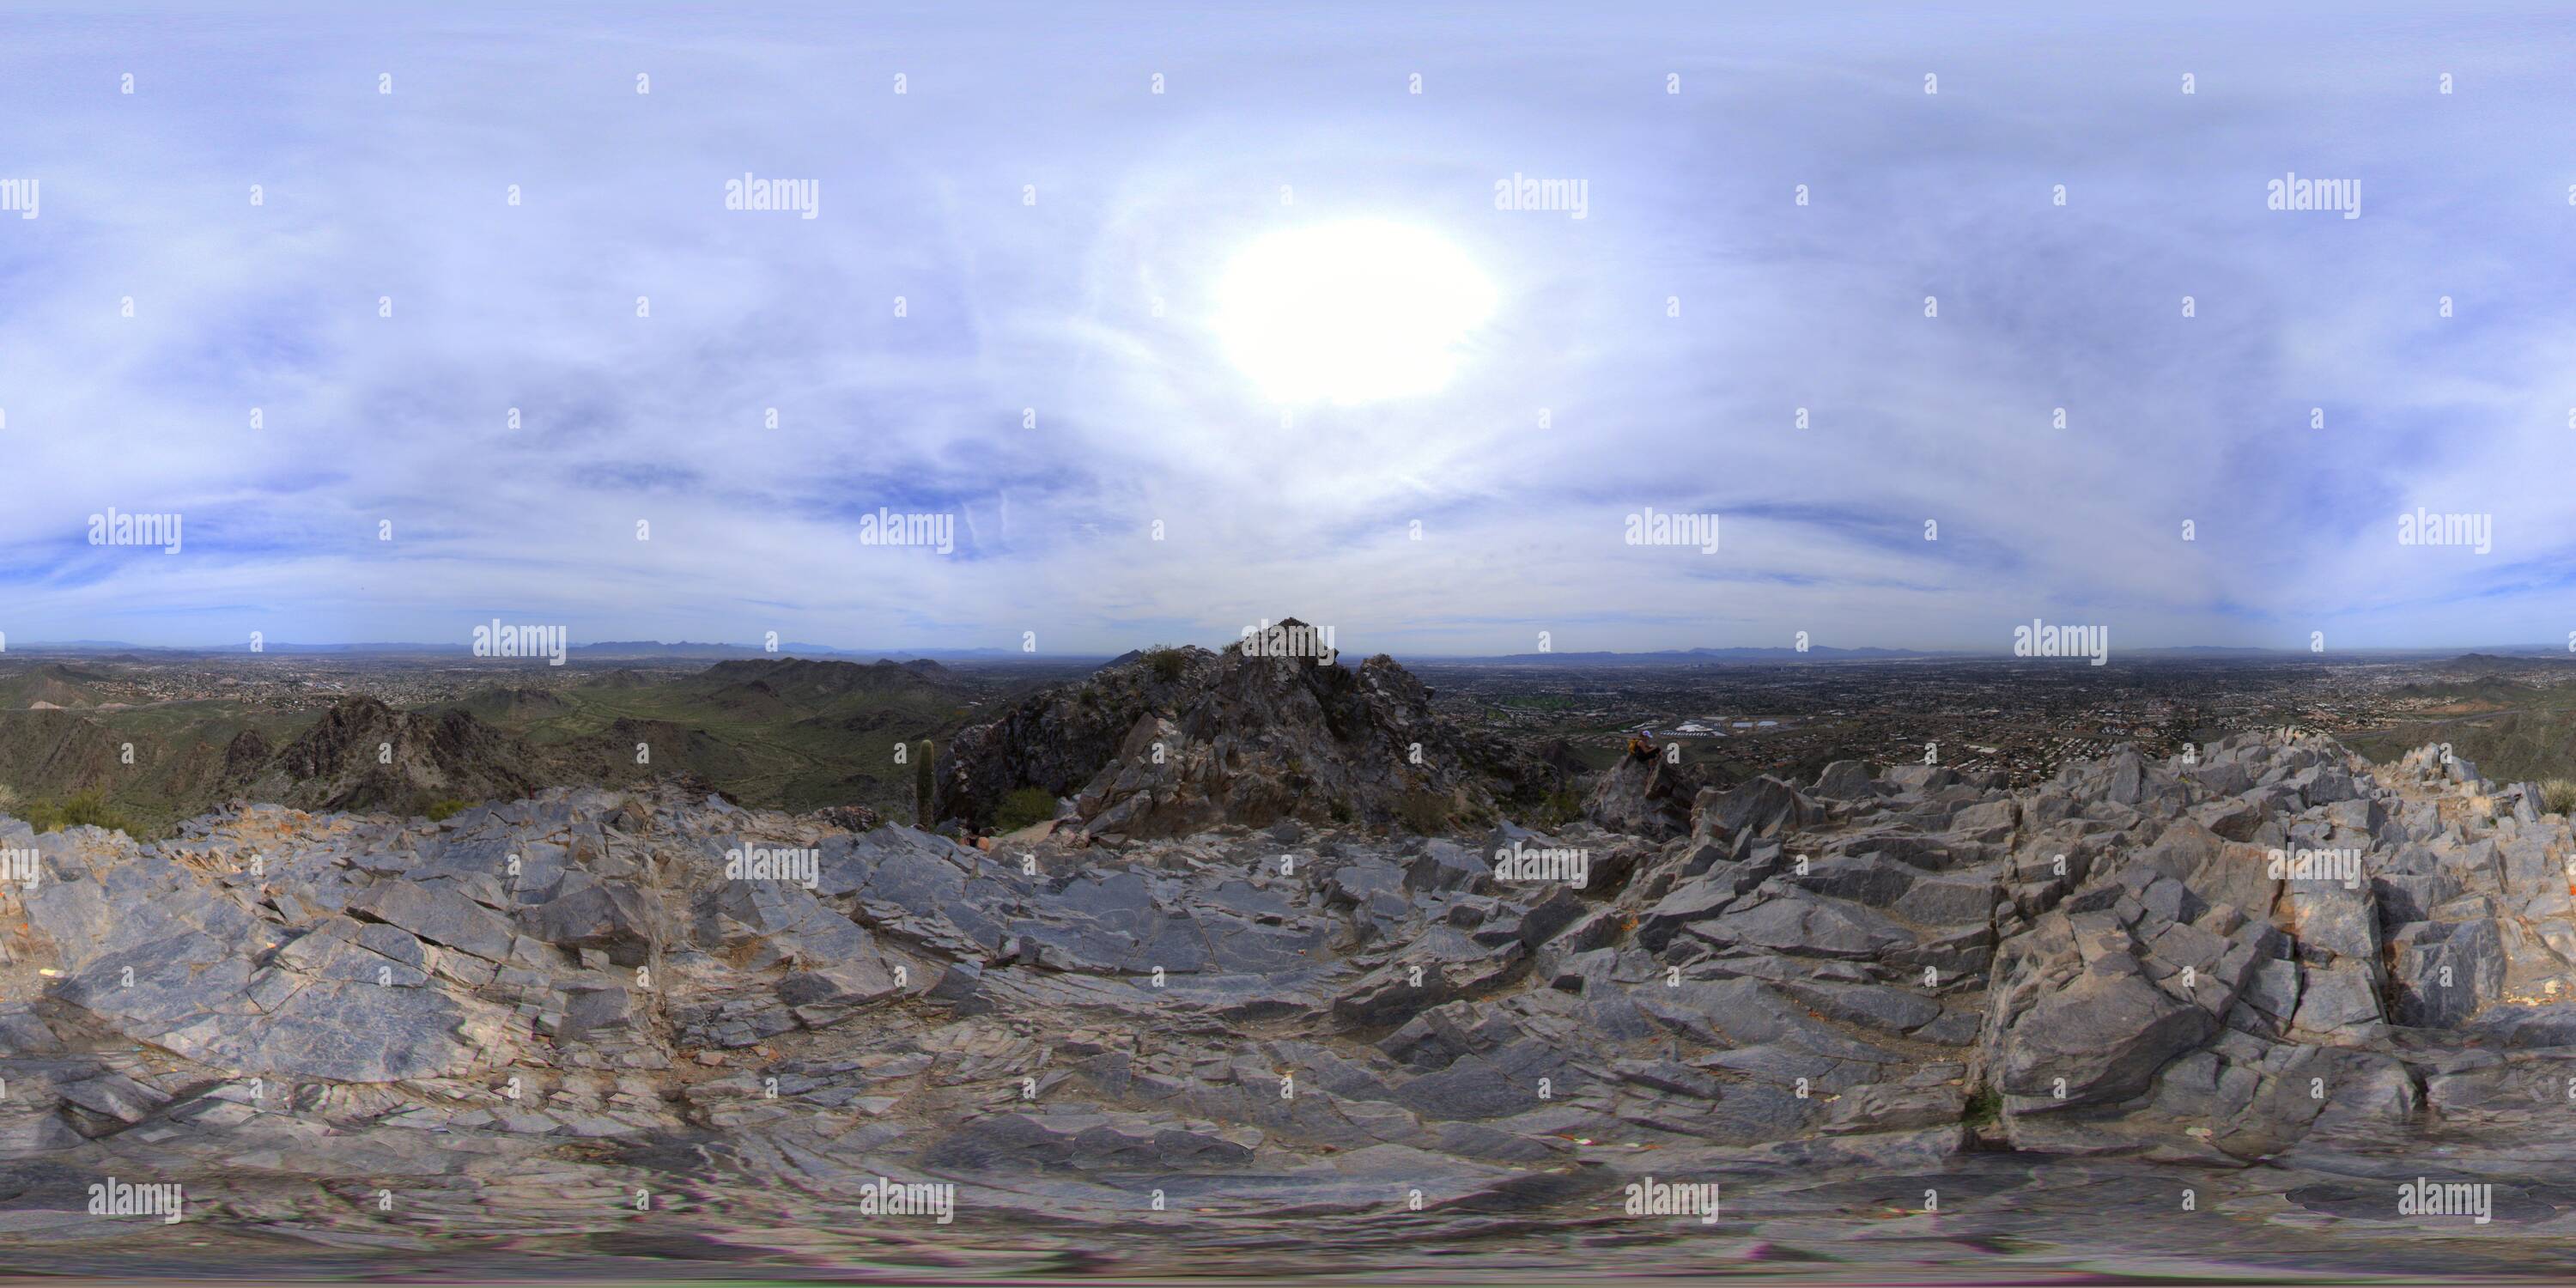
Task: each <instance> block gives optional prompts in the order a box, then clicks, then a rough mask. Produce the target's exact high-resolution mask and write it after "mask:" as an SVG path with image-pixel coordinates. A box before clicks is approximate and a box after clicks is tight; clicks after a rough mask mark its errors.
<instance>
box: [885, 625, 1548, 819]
mask: <svg viewBox="0 0 2576 1288" xmlns="http://www.w3.org/2000/svg"><path fill="white" fill-rule="evenodd" d="M1310 629H1311V628H1309V627H1307V626H1306V624H1305V623H1303V622H1300V621H1298V620H1297V619H1295V618H1289V619H1287V620H1285V621H1282V622H1280V623H1279V625H1278V626H1277V627H1276V628H1273V634H1272V635H1270V636H1269V637H1268V638H1272V639H1302V638H1305V637H1306V635H1307V633H1309V632H1310ZM1261 638H1262V637H1255V638H1254V639H1252V640H1248V641H1244V642H1238V643H1235V644H1230V645H1227V646H1226V648H1225V650H1224V651H1223V652H1217V653H1211V652H1209V651H1208V650H1206V649H1203V648H1196V647H1185V648H1173V649H1157V650H1153V651H1150V652H1139V653H1131V654H1128V655H1126V656H1125V657H1121V658H1119V659H1117V660H1116V661H1113V662H1111V663H1110V664H1109V665H1107V666H1104V667H1102V668H1101V669H1100V670H1099V671H1097V672H1094V673H1093V674H1092V675H1091V676H1089V677H1088V678H1086V679H1084V680H1083V681H1081V682H1080V683H1078V684H1072V685H1066V686H1063V687H1061V688H1058V689H1054V690H1051V691H1049V692H1047V693H1044V694H1040V695H1038V696H1037V697H1034V698H1031V699H1029V700H1027V701H1025V702H1022V703H1020V704H1019V705H1018V706H1016V707H1014V708H1012V709H1011V710H1009V711H1008V712H1005V713H1004V714H1003V715H1002V717H1001V718H1000V719H997V720H994V721H992V722H990V723H987V724H983V725H978V726H975V727H973V728H970V729H967V730H965V731H964V732H962V733H960V734H959V735H958V736H957V738H956V740H955V741H954V742H952V743H951V744H950V745H949V746H948V747H946V748H945V749H943V750H942V751H941V752H940V755H939V762H938V770H937V774H936V776H935V779H934V783H935V786H934V795H933V799H932V812H933V814H934V815H935V816H936V817H937V818H939V819H962V820H965V821H967V822H970V823H975V824H988V823H990V822H991V820H992V818H993V816H994V813H995V811H996V809H997V808H998V807H999V805H1000V803H1001V801H1002V799H1003V798H1004V797H1006V796H1007V795H1009V794H1010V793H1011V792H1012V791H1014V790H1018V789H1022V788H1032V787H1033V788H1037V789H1040V790H1043V791H1045V792H1046V793H1047V794H1048V795H1050V796H1056V797H1069V798H1071V799H1072V810H1071V819H1072V821H1073V822H1074V823H1075V824H1076V825H1077V826H1078V829H1079V830H1080V832H1081V833H1082V834H1083V835H1085V836H1087V837H1095V838H1099V839H1102V840H1107V841H1125V840H1131V839H1142V838H1163V837H1175V836H1184V835H1188V834H1190V833H1193V832H1199V831H1203V830H1206V829H1208V828H1211V827H1215V826H1218V825H1220V824H1226V823H1233V824H1240V825H1245V826H1251V827H1262V826H1267V825H1268V824H1270V823H1273V822H1278V821H1281V820H1286V819H1294V820H1297V821H1300V822H1303V823H1307V824H1313V825H1319V826H1321V825H1330V824H1335V823H1340V824H1359V825H1363V826H1374V827H1384V826H1387V825H1390V824H1405V825H1409V826H1412V827H1414V828H1415V829H1416V830H1428V829H1430V828H1432V827H1436V826H1439V825H1444V824H1450V823H1454V822H1458V821H1462V820H1493V819H1496V818H1499V817H1500V815H1501V812H1502V811H1503V810H1504V809H1505V808H1506V807H1508V806H1511V805H1518V806H1520V807H1522V808H1527V807H1530V806H1533V805H1535V804H1537V802H1538V800H1539V799H1540V798H1541V797H1543V796H1545V795H1546V794H1547V792H1548V791H1549V790H1551V789H1553V788H1554V787H1556V786H1559V785H1561V783H1562V780H1563V775H1562V773H1561V771H1559V770H1557V769H1556V768H1554V767H1553V766H1551V765H1549V764H1547V763H1546V762H1544V761H1542V760H1540V759H1538V758H1536V757H1533V756H1530V755H1529V754H1527V753H1525V752H1523V751H1522V750H1520V749H1519V748H1518V747H1516V746H1514V745H1513V744H1512V743H1510V742H1509V741H1508V740H1506V739H1504V738H1502V737H1500V736H1498V735H1495V734H1493V733H1491V732H1489V731H1485V730H1480V729H1471V728H1468V727H1466V726H1464V725H1461V724H1459V723H1457V722H1456V721H1453V720H1449V719H1447V718H1445V717H1443V716H1441V715H1439V714H1438V713H1436V712H1434V711H1433V710H1432V708H1431V693H1430V691H1429V690H1427V689H1425V688H1423V687H1422V683H1421V681H1419V680H1417V679H1415V678H1414V677H1413V674H1412V672H1409V671H1407V670H1405V669H1404V668H1403V667H1401V666H1399V665H1397V664H1396V662H1395V659H1393V658H1391V657H1387V656H1386V655H1384V654H1380V655H1378V656H1376V657H1372V658H1370V659H1368V660H1367V661H1365V662H1362V663H1361V664H1360V665H1359V666H1358V667H1357V668H1356V669H1354V668H1352V667H1348V666H1344V665H1342V664H1341V662H1340V660H1339V658H1338V656H1324V655H1320V654H1315V653H1300V652H1295V651H1269V650H1263V649H1261V648H1260V647H1259V644H1260V640H1261Z"/></svg>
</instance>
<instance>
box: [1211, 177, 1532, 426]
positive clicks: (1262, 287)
mask: <svg viewBox="0 0 2576 1288" xmlns="http://www.w3.org/2000/svg"><path fill="white" fill-rule="evenodd" d="M1494 299H1495V296H1494V287H1493V284H1492V283H1491V282H1488V281H1486V280H1485V275H1484V274H1482V273H1480V272H1477V271H1476V266H1475V265H1474V264H1473V263H1470V262H1469V261H1468V259H1467V257H1466V256H1465V255H1464V254H1462V253H1460V252H1459V250H1458V248H1457V247H1455V246H1452V245H1450V244H1449V243H1448V242H1445V241H1442V240H1441V239H1440V238H1438V237H1436V236H1433V235H1432V234H1430V233H1427V232H1423V231H1422V230H1420V229H1417V228H1406V227H1403V226H1401V225H1397V224H1388V223H1378V222H1354V223H1339V224H1325V225H1321V226H1318V227H1312V228H1298V229H1291V230H1289V231H1285V232H1277V233H1272V234H1270V235H1268V236H1266V237H1263V238H1262V239H1261V240H1259V241H1257V242H1254V243H1253V244H1252V245H1251V246H1250V247H1249V248H1248V249H1246V250H1245V251H1244V252H1243V253H1242V254H1241V255H1238V256H1236V257H1235V260H1234V262H1233V263H1232V264H1231V265H1228V266H1227V268H1226V272H1225V278H1224V280H1223V281H1222V282H1220V283H1219V284H1218V286H1217V315H1216V332H1217V336H1218V338H1219V339H1221V340H1222V341H1223V342H1224V344H1225V347H1226V351H1227V352H1228V353H1230V354H1231V355H1232V356H1233V358H1234V361H1235V363H1236V364H1237V365H1239V366H1241V367H1242V368H1243V370H1244V372H1245V373H1246V374H1248V375H1250V376H1251V377H1252V378H1253V380H1254V381H1256V382H1258V383H1259V384H1260V386H1261V388H1262V391H1263V392H1264V393H1266V394H1268V395H1269V396H1270V397H1272V398H1275V399H1278V400H1279V401H1282V402H1313V401H1317V400H1325V399H1329V400H1331V401H1333V402H1337V403H1360V402H1373V401H1376V400H1378V399H1381V398H1399V397H1404V396H1406V395H1410V394H1425V393H1430V392H1431V391H1433V390H1436V389H1438V388H1440V387H1441V386H1442V385H1444V384H1447V383H1448V381H1449V376H1450V373H1451V372H1452V371H1453V370H1454V369H1455V368H1456V367H1457V365H1458V357H1457V354H1456V352H1455V349H1456V346H1457V344H1458V342H1459V341H1460V340H1461V339H1463V338H1464V337H1465V336H1466V335H1467V333H1468V332H1470V331H1472V330H1474V329H1475V328H1476V327H1477V326H1479V325H1481V324H1482V323H1483V322H1484V321H1485V319H1486V318H1487V317H1488V316H1490V315H1491V314H1492V313H1493V311H1494Z"/></svg>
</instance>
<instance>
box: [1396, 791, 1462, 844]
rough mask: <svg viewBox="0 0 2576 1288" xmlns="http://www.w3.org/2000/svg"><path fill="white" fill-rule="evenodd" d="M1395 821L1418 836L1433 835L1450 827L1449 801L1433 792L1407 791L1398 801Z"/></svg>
mask: <svg viewBox="0 0 2576 1288" xmlns="http://www.w3.org/2000/svg"><path fill="white" fill-rule="evenodd" d="M1395 821H1396V822H1397V823H1399V824H1401V825H1402V826H1403V827H1404V830H1406V831H1408V832H1411V833H1413V834H1414V835H1416V836H1432V835H1436V834H1438V833H1440V832H1442V831H1445V830H1447V829H1448V827H1449V802H1448V800H1447V799H1446V798H1444V797H1441V796H1438V795H1436V794H1434V793H1431V792H1406V793H1405V794H1404V799H1402V800H1400V801H1398V802H1396V806H1395Z"/></svg>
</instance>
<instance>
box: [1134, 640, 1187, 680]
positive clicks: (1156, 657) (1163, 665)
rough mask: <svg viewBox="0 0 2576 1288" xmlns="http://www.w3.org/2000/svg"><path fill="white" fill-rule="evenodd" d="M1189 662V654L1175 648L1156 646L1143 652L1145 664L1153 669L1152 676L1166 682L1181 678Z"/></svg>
mask: <svg viewBox="0 0 2576 1288" xmlns="http://www.w3.org/2000/svg"><path fill="white" fill-rule="evenodd" d="M1189 664H1190V658H1189V655H1188V654H1186V653H1183V652H1182V651H1180V650H1179V649H1176V648H1158V649H1153V650H1150V651H1148V652H1147V653H1146V654H1145V665H1147V666H1149V667H1152V668H1153V669H1154V678H1155V679H1157V680H1161V681H1163V682H1164V683H1166V684H1168V683H1170V682H1172V681H1174V680H1177V679H1179V678H1181V672H1182V671H1183V670H1185V669H1187V668H1188V666H1189Z"/></svg>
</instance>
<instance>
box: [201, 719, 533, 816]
mask: <svg viewBox="0 0 2576 1288" xmlns="http://www.w3.org/2000/svg"><path fill="white" fill-rule="evenodd" d="M243 737H248V738H254V739H255V738H256V737H257V735H256V734H245V735H242V737H236V738H235V739H234V741H233V744H232V746H231V747H229V748H227V750H226V756H225V759H226V775H227V778H228V780H229V785H230V786H231V788H232V791H233V794H235V795H238V796H244V797H249V798H252V799H258V800H273V801H279V802H283V803H286V804H291V805H298V806H303V807H306V808H313V809H329V810H345V809H394V810H405V811H414V810H419V809H422V808H424V807H425V806H427V805H428V804H429V803H431V802H433V801H438V800H442V799H458V800H512V799H516V798H518V797H522V796H527V795H529V794H531V793H533V792H534V791H536V787H537V783H538V782H539V781H540V780H541V777H542V776H541V775H540V774H538V773H537V772H536V771H535V770H534V769H533V768H532V767H531V756H530V754H529V752H528V750H527V748H525V747H524V746H522V745H521V744H520V743H519V741H518V740H517V739H515V738H512V737H510V736H509V735H507V734H505V733H502V732H501V731H500V730H498V729H495V728H493V727H492V726H490V725H488V724H485V723H484V722H483V721H481V720H480V719H477V718H476V717H475V716H474V715H473V714H472V713H470V712H467V711H463V710H459V709H454V708H451V709H448V710H445V711H439V712H422V711H397V710H395V709H393V708H392V707H389V706H387V705H385V704H384V703H383V702H380V701H378V700H376V699H374V698H370V697H349V698H343V699H341V700H340V701H338V702H335V703H333V704H331V707H330V708H329V709H328V710H326V711H324V712H323V713H322V716H321V718H320V719H318V720H316V721H314V722H313V724H312V726H311V727H310V728H307V729H306V730H305V731H304V732H303V733H302V734H300V735H298V736H297V737H296V738H295V739H294V740H293V741H291V742H289V743H287V744H286V745H285V746H283V747H280V748H278V749H277V750H276V752H274V753H273V754H270V755H268V756H266V757H264V758H261V759H257V760H253V759H252V753H253V752H254V751H255V747H254V746H251V745H246V744H245V743H244V742H243V741H242V738H243ZM236 762H238V763H236Z"/></svg>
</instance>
